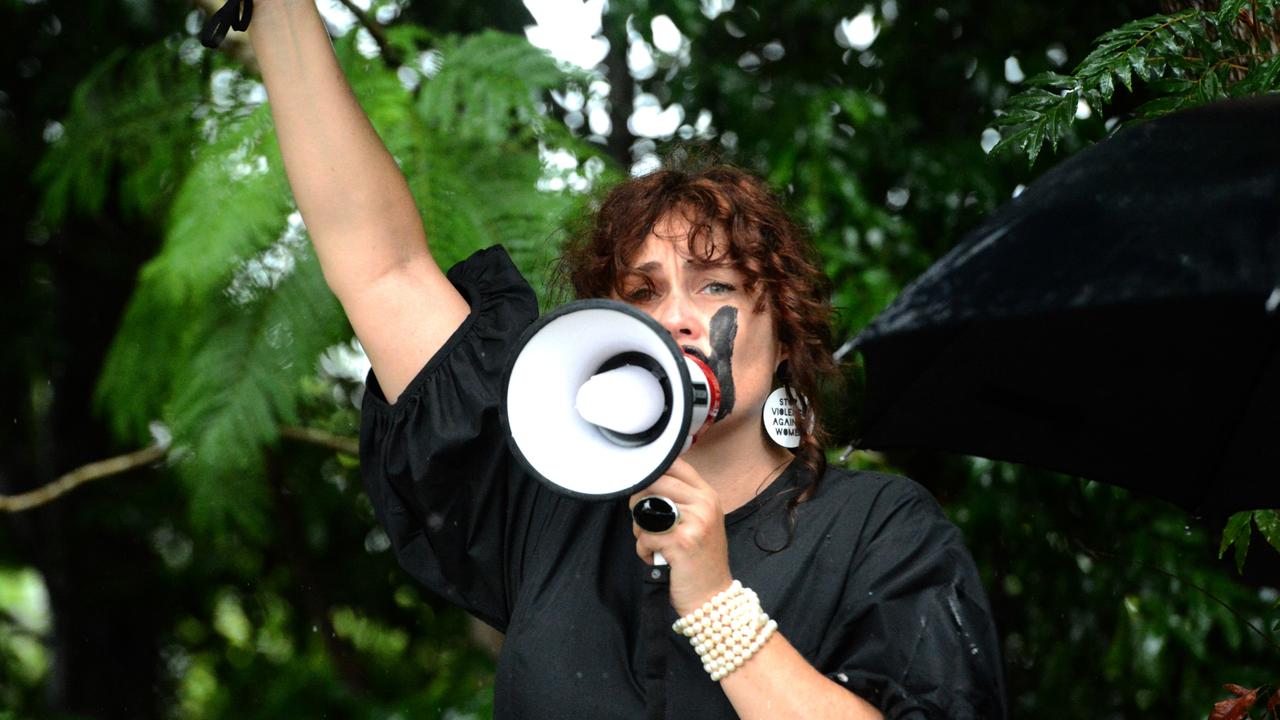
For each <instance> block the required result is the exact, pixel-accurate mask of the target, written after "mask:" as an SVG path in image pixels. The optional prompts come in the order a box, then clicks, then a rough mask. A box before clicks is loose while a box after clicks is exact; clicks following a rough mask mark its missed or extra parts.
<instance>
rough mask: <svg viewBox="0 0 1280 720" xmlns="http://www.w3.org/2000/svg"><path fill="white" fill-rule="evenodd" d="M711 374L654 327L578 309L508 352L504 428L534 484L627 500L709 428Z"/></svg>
mask: <svg viewBox="0 0 1280 720" xmlns="http://www.w3.org/2000/svg"><path fill="white" fill-rule="evenodd" d="M719 400H720V389H719V384H718V383H717V381H716V378H715V375H714V373H712V372H711V370H710V368H708V367H707V365H706V364H705V363H704V362H702V360H700V359H698V358H694V357H691V356H688V355H685V354H684V353H683V352H681V350H680V348H679V347H677V346H676V344H675V341H674V340H673V339H672V338H671V336H670V334H669V333H668V332H667V331H666V329H664V328H663V327H662V326H661V325H659V324H658V323H657V322H656V321H655V320H654V319H653V318H651V317H649V316H648V315H646V314H644V313H643V312H641V311H639V310H637V309H635V308H633V307H631V306H630V305H627V304H625V303H620V302H615V301H612V300H582V301H579V302H574V303H569V304H568V305H565V306H563V307H561V308H559V309H557V310H555V311H553V312H551V313H549V314H547V315H546V316H544V317H542V318H541V319H539V320H538V321H537V322H535V323H534V324H533V325H532V326H531V327H530V328H529V329H528V330H526V331H525V333H524V335H523V336H522V337H521V338H520V341H519V342H518V343H517V345H516V350H515V352H514V354H513V355H512V358H511V360H510V361H509V363H508V365H507V371H506V377H505V382H504V384H503V402H502V419H503V423H504V426H505V427H506V430H507V435H508V437H509V438H510V440H511V449H512V452H513V453H514V455H515V457H516V458H517V459H518V460H519V461H520V462H521V464H523V465H524V467H525V468H526V469H528V470H529V471H530V472H531V473H532V474H533V475H534V476H535V477H537V478H538V479H539V480H541V481H542V482H544V483H547V484H548V485H550V486H551V487H553V488H555V489H556V490H558V491H560V492H563V493H566V494H569V495H572V496H575V497H581V498H589V499H601V500H603V499H609V498H615V497H621V496H626V495H630V494H632V493H635V492H637V491H638V490H640V489H641V488H644V487H645V486H647V485H648V484H650V483H652V482H653V481H654V480H656V479H658V477H660V476H661V475H662V474H663V473H664V472H666V470H667V468H669V467H670V466H671V463H672V462H673V461H674V460H675V459H676V457H677V456H678V455H679V454H680V453H682V452H684V450H686V449H687V448H688V447H689V445H690V444H691V443H692V442H693V440H694V438H695V437H696V436H697V434H698V433H699V432H701V431H702V430H703V429H704V428H705V427H707V426H708V425H710V424H711V423H712V422H714V420H715V413H716V410H717V408H718V406H719Z"/></svg>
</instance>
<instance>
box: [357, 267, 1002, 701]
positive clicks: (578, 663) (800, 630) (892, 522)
mask: <svg viewBox="0 0 1280 720" xmlns="http://www.w3.org/2000/svg"><path fill="white" fill-rule="evenodd" d="M448 276H449V279H450V280H451V281H452V282H453V284H454V285H455V286H456V287H457V288H458V290H459V291H460V292H461V293H462V294H463V296H464V297H465V298H466V300H467V302H468V303H469V304H470V306H471V314H470V316H468V318H467V319H466V321H465V322H463V324H462V326H461V327H459V328H458V330H457V331H456V332H455V333H454V334H453V336H452V337H451V338H450V339H449V341H448V342H447V343H445V345H444V347H443V348H441V350H440V351H439V352H438V353H436V355H435V356H434V357H433V358H432V359H431V360H430V361H429V362H428V363H427V365H426V367H424V368H423V369H422V371H421V372H420V373H418V376H417V377H415V378H414V379H413V381H412V382H411V383H410V384H409V386H408V387H407V388H406V389H405V391H404V393H403V394H402V395H401V396H400V398H399V399H398V400H397V402H396V404H395V405H388V404H387V402H386V400H385V399H384V397H383V394H382V391H381V389H380V388H379V387H378V383H377V380H376V378H375V377H374V376H373V374H372V373H370V375H369V380H368V389H367V392H366V394H365V399H364V404H363V408H362V422H361V436H360V456H361V457H360V459H361V466H362V468H363V475H364V482H365V487H366V490H367V491H368V493H369V497H370V499H371V500H372V501H373V506H374V509H375V510H376V512H377V515H378V518H379V520H380V521H381V522H382V524H383V526H384V527H385V528H386V530H387V533H388V535H389V536H390V538H391V542H392V546H393V548H394V549H395V553H396V557H397V558H398V559H399V561H400V564H401V565H402V566H403V567H404V568H405V570H407V571H408V572H409V573H410V574H411V575H413V576H414V577H415V578H416V579H417V580H419V581H420V582H422V583H423V584H424V585H426V586H427V587H428V588H429V589H431V590H432V591H434V592H436V593H438V594H439V595H440V596H442V597H444V598H445V599H447V600H448V601H450V602H452V603H455V604H457V605H459V606H461V607H463V608H464V609H466V610H467V611H468V612H470V613H472V614H474V615H475V616H477V617H479V618H480V619H481V620H484V621H485V622H487V623H489V624H490V625H492V626H494V627H495V628H497V629H498V630H501V631H503V632H505V633H506V640H505V641H504V643H503V646H502V653H501V655H500V657H499V659H498V668H497V677H496V686H495V693H494V694H495V702H494V704H495V715H496V717H498V718H530V719H536V720H553V719H555V718H572V719H574V720H591V719H596V718H600V719H611V718H617V719H619V720H622V719H628V720H630V719H638V718H642V717H643V716H644V707H645V698H644V690H643V688H644V684H643V673H644V668H645V664H644V662H645V652H646V650H647V648H646V647H645V643H646V641H645V637H644V631H643V629H642V628H641V627H640V623H639V618H640V605H641V599H642V597H643V587H642V573H643V572H644V570H645V568H644V565H643V563H642V562H641V560H640V559H639V557H638V556H637V555H636V552H635V539H634V537H633V536H632V534H631V522H630V518H629V515H628V512H627V505H626V501H625V500H614V501H608V502H595V503H592V502H586V501H581V500H576V499H572V498H569V497H566V496H562V495H559V494H557V493H555V492H553V491H551V490H549V489H548V488H546V487H545V486H543V485H542V484H541V483H539V482H537V481H536V480H534V479H533V478H531V477H529V476H527V475H525V474H524V472H523V471H522V470H521V469H520V466H519V464H518V463H517V462H515V461H514V460H513V458H512V455H511V453H510V452H509V450H508V448H507V444H506V440H505V436H504V433H503V431H502V428H501V423H500V421H499V416H498V399H499V397H500V395H501V392H500V390H501V388H500V381H501V377H502V371H503V368H504V366H505V363H506V361H507V357H508V349H509V348H510V347H511V346H512V344H513V343H515V341H516V339H517V338H518V337H519V335H520V333H521V331H522V330H523V329H524V328H525V327H526V326H528V325H529V324H530V323H531V322H532V321H533V320H534V319H535V318H536V316H537V304H536V302H535V299H534V295H533V292H532V291H531V290H530V288H529V286H528V284H527V283H526V282H525V281H524V279H523V278H522V277H521V276H520V274H519V272H518V271H517V270H516V269H515V267H514V266H513V265H512V264H511V261H510V260H509V258H508V257H507V254H506V252H505V251H503V250H502V249H501V248H490V249H488V250H482V251H480V252H478V253H476V254H475V255H473V256H472V257H471V258H469V259H468V260H466V261H464V262H463V263H460V264H459V265H457V266H455V267H454V268H453V269H451V270H450V271H449V273H448ZM762 481H763V479H762ZM806 483H807V477H806V475H805V473H804V472H803V471H802V470H801V469H800V468H798V467H797V464H796V463H792V465H791V467H790V468H789V469H788V470H787V471H785V472H784V473H783V474H782V475H781V476H780V477H779V478H777V479H776V480H775V481H774V482H773V483H772V484H770V485H769V487H767V488H766V489H764V491H763V492H761V493H760V494H759V495H758V496H757V497H756V498H755V499H753V500H752V501H751V502H749V503H747V504H746V505H745V506H743V507H740V508H738V509H737V510H734V511H733V512H731V513H729V514H728V515H727V516H726V518H725V525H726V530H727V534H728V540H729V564H730V569H731V571H732V573H733V575H734V577H736V578H738V579H740V580H741V581H742V583H743V584H744V585H745V586H747V587H749V588H751V589H753V590H755V591H756V592H757V593H758V594H759V596H760V602H761V604H762V606H763V607H764V610H765V611H766V612H768V613H769V615H770V617H773V618H774V619H776V620H777V621H778V631H779V632H780V633H781V634H782V635H783V636H785V637H786V638H787V640H788V641H790V643H791V644H792V645H793V646H795V648H796V649H797V650H798V651H799V652H800V653H801V654H802V655H803V656H804V657H805V658H806V659H807V660H808V661H809V662H810V663H812V664H813V665H814V667H816V668H817V669H818V670H819V671H820V672H822V673H824V674H826V676H827V677H829V678H831V679H833V680H835V681H836V682H838V683H840V684H842V685H843V686H845V687H847V688H849V689H850V690H852V691H853V692H855V693H857V694H858V695H859V696H861V697H862V698H864V699H866V700H868V701H869V702H871V703H873V704H875V705H876V706H877V707H879V708H880V709H881V711H882V712H883V713H884V714H885V715H886V717H889V718H925V717H928V718H977V717H983V718H986V717H1003V716H1004V694H1003V681H1002V674H1001V670H1000V659H999V650H998V642H997V639H996V632H995V627H994V625H993V623H992V620H991V614H990V610H989V608H988V605H987V601H986V597H985V595H984V594H983V590H982V586H981V583H980V581H979V578H978V574H977V572H976V570H975V568H974V564H973V559H972V558H971V557H970V555H969V553H968V551H967V550H966V549H965V547H964V542H963V539H962V537H961V535H960V532H959V531H958V530H957V529H956V528H955V526H953V525H952V524H951V523H950V522H949V521H948V520H947V519H946V518H945V517H944V516H943V514H942V511H941V510H940V508H939V507H938V504H937V503H936V502H935V501H934V499H933V498H932V497H931V496H930V495H929V493H928V492H927V491H925V490H924V489H923V488H921V487H920V486H919V485H917V484H916V483H914V482H912V481H911V480H908V479H905V478H901V477H895V476H891V475H884V474H880V473H871V472H849V471H846V470H841V469H831V470H829V471H828V472H827V473H826V475H825V476H824V477H823V479H822V482H821V483H820V484H819V486H818V491H817V493H816V495H815V496H814V497H813V498H812V499H810V500H809V501H807V502H804V503H802V504H800V505H799V506H797V507H796V509H795V512H794V526H793V527H794V529H791V528H792V524H791V523H789V522H788V512H787V508H786V504H787V503H786V501H787V499H789V497H790V496H791V495H792V494H793V493H794V492H795V491H796V489H797V488H798V487H803V485H805V484H806ZM667 612H668V618H667V621H668V622H674V621H675V619H676V617H675V612H674V610H671V609H670V608H669V607H668V610H667ZM666 641H667V648H666V650H667V675H666V692H667V708H668V710H667V716H668V717H671V718H732V717H736V716H735V714H734V712H733V708H732V706H731V705H730V704H729V701H728V699H727V698H726V696H725V694H724V692H723V691H722V690H721V689H720V687H719V685H718V684H717V683H715V682H712V681H711V679H710V678H709V677H708V676H707V673H706V672H705V671H703V669H702V665H701V662H700V661H699V660H698V658H697V656H696V655H695V653H694V651H693V648H691V647H690V646H689V643H688V641H687V640H686V639H685V638H684V637H682V636H679V635H677V634H676V633H674V632H669V633H667V635H666Z"/></svg>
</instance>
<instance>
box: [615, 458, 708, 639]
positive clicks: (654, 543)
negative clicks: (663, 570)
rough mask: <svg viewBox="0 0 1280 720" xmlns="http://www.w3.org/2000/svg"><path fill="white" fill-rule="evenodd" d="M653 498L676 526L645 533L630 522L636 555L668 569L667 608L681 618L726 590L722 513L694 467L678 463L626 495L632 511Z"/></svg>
mask: <svg viewBox="0 0 1280 720" xmlns="http://www.w3.org/2000/svg"><path fill="white" fill-rule="evenodd" d="M651 495H657V496H660V497H664V498H667V499H669V500H671V501H672V502H674V503H675V504H676V507H677V508H678V509H679V515H680V521H679V522H678V523H677V524H676V526H675V527H674V528H672V529H671V530H670V531H669V532H665V533H661V534H657V533H651V532H645V531H644V530H642V529H641V528H640V527H639V526H638V525H636V524H635V523H634V522H633V523H632V524H631V531H632V532H633V533H634V534H635V536H636V553H637V554H638V555H639V556H640V558H641V559H642V560H644V561H645V562H646V563H649V564H653V554H654V553H655V552H656V553H662V555H663V557H665V558H666V560H667V563H668V564H669V565H670V567H671V575H670V577H671V606H672V607H673V608H675V611H676V612H677V613H679V614H680V615H682V616H683V615H686V614H688V613H690V612H692V611H693V610H694V609H695V608H698V607H701V606H702V604H703V603H704V602H706V601H707V599H708V598H710V597H711V596H713V595H715V594H716V593H718V592H720V591H721V590H724V589H725V588H727V587H729V585H730V584H731V583H732V582H733V576H732V575H731V574H730V572H729V543H728V540H726V538H725V531H724V509H723V508H722V507H721V505H720V496H719V494H718V493H716V491H715V489H714V488H712V487H711V485H709V484H708V483H707V481H705V480H703V479H702V476H701V475H699V474H698V471H697V470H695V469H693V466H692V465H690V464H689V463H687V462H685V461H684V460H682V459H679V458H677V459H676V461H675V462H674V463H672V465H671V467H670V469H668V470H667V472H666V474H665V475H663V476H662V477H660V478H658V479H657V480H656V481H655V482H654V483H653V484H652V485H650V486H649V487H646V488H645V489H644V490H642V491H640V492H639V493H636V494H635V495H632V496H631V500H630V502H629V503H628V504H629V505H630V506H631V507H635V504H636V503H637V502H639V501H640V500H641V499H642V498H644V497H648V496H651Z"/></svg>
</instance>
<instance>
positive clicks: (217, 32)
mask: <svg viewBox="0 0 1280 720" xmlns="http://www.w3.org/2000/svg"><path fill="white" fill-rule="evenodd" d="M252 17H253V0H227V2H226V4H225V5H223V6H222V9H220V10H218V12H216V13H214V14H213V15H211V16H209V19H208V20H205V21H204V28H202V29H201V30H200V44H201V45H204V46H205V47H207V48H211V49H216V48H217V47H218V46H219V45H221V44H222V39H223V38H224V37H226V36H227V29H228V28H235V29H236V30H239V31H240V32H244V31H245V30H248V29H249V20H250V19H251V18H252Z"/></svg>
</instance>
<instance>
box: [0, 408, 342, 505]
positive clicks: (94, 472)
mask: <svg viewBox="0 0 1280 720" xmlns="http://www.w3.org/2000/svg"><path fill="white" fill-rule="evenodd" d="M280 436H281V437H283V438H288V439H289V440H296V441H298V442H304V443H309V444H311V445H319V446H320V447H324V448H328V449H330V450H333V451H335V452H340V453H346V454H347V455H357V456H358V455H359V454H360V441H359V440H357V439H356V438H350V437H344V436H342V435H335V434H334V433H331V432H328V431H326V430H317V429H315V428H304V427H294V426H285V427H282V428H280ZM168 454H169V448H168V447H164V446H161V445H152V446H151V447H148V448H144V449H142V450H135V451H133V452H130V453H125V454H124V455H117V456H115V457H112V458H107V459H106V460H98V461H96V462H91V463H89V464H87V465H81V466H80V467H78V468H76V469H75V470H72V471H71V472H69V473H66V474H65V475H63V476H62V477H59V478H58V479H57V480H54V481H53V482H51V483H49V484H47V485H42V486H40V487H38V488H36V489H35V490H32V491H30V492H25V493H21V494H19V495H0V512H7V513H17V512H22V511H24V510H30V509H32V508H35V507H39V506H41V505H44V504H45V503H48V502H52V501H54V500H56V499H58V498H59V497H61V496H63V495H65V494H66V493H69V492H71V491H72V490H74V489H76V488H77V487H79V486H81V485H83V484H85V483H87V482H90V481H92V480H101V479H102V478H106V477H111V476H112V475H120V474H122V473H126V472H129V471H130V470H135V469H137V468H140V467H144V466H147V465H151V464H152V463H157V462H160V461H161V460H163V459H165V457H167V456H168Z"/></svg>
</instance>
